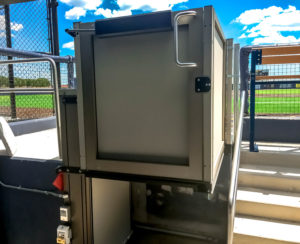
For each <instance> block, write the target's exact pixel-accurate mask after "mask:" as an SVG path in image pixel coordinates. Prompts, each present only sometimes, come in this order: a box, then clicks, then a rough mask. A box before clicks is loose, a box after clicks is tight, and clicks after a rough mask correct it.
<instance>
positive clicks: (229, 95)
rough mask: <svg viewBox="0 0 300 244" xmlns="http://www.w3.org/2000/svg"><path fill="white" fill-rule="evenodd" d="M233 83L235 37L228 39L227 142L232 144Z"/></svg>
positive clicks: (226, 87)
mask: <svg viewBox="0 0 300 244" xmlns="http://www.w3.org/2000/svg"><path fill="white" fill-rule="evenodd" d="M232 83H233V39H227V40H226V86H225V90H226V97H225V99H226V102H225V106H226V109H225V111H226V114H225V127H226V129H225V132H226V133H225V143H226V144H228V145H231V144H232V142H233V138H232V121H231V120H232V118H231V107H232V106H231V105H232Z"/></svg>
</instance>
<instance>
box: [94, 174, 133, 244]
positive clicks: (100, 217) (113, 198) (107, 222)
mask: <svg viewBox="0 0 300 244" xmlns="http://www.w3.org/2000/svg"><path fill="white" fill-rule="evenodd" d="M92 199H93V228H94V243H95V244H102V243H103V244H104V243H109V244H120V243H125V240H126V238H127V237H128V236H129V234H130V232H131V224H130V183H129V182H125V181H114V180H102V179H92Z"/></svg>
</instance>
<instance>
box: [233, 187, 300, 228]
mask: <svg viewBox="0 0 300 244" xmlns="http://www.w3.org/2000/svg"><path fill="white" fill-rule="evenodd" d="M236 213H237V214H238V215H248V216H254V217H263V218H269V219H275V220H284V221H291V222H299V223H300V194H286V193H285V192H278V191H270V190H258V189H248V188H245V189H239V190H238V193H237V203H236Z"/></svg>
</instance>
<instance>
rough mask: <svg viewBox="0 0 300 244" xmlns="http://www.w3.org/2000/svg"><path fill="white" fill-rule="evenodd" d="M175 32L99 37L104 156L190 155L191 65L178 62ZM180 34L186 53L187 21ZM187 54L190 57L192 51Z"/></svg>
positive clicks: (100, 133) (99, 122)
mask: <svg viewBox="0 0 300 244" xmlns="http://www.w3.org/2000/svg"><path fill="white" fill-rule="evenodd" d="M173 35H174V34H173V31H171V32H156V33H150V34H148V33H147V34H139V35H131V36H121V37H112V38H104V39H99V38H97V39H95V42H94V52H95V54H94V57H95V67H96V68H95V77H96V100H97V125H98V127H97V129H98V152H99V153H100V156H101V153H104V154H105V153H109V154H114V155H116V157H115V158H112V159H122V158H118V155H119V154H130V155H137V157H138V156H139V155H145V156H148V155H151V156H158V157H159V156H161V157H171V158H179V159H181V158H182V159H183V160H184V159H186V161H187V160H188V144H187V141H188V116H187V115H188V95H189V91H188V85H189V82H190V81H189V70H190V69H186V68H180V67H178V66H177V65H176V64H175V63H174V57H173V56H174V43H173ZM179 36H180V47H181V51H182V53H186V52H187V45H188V27H187V26H184V28H181V31H180V33H179ZM182 56H183V57H182V59H184V60H186V59H187V55H182ZM199 126H201V125H199ZM114 155H113V156H112V157H114ZM145 161H147V157H145ZM183 164H188V162H183Z"/></svg>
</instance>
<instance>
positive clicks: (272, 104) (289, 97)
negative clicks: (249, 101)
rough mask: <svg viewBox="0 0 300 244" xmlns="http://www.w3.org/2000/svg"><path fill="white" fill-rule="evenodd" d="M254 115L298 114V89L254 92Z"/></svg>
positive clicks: (299, 106) (299, 108) (299, 102)
mask: <svg viewBox="0 0 300 244" xmlns="http://www.w3.org/2000/svg"><path fill="white" fill-rule="evenodd" d="M255 94H256V97H255V113H256V114H300V89H270V90H256V93H255Z"/></svg>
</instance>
